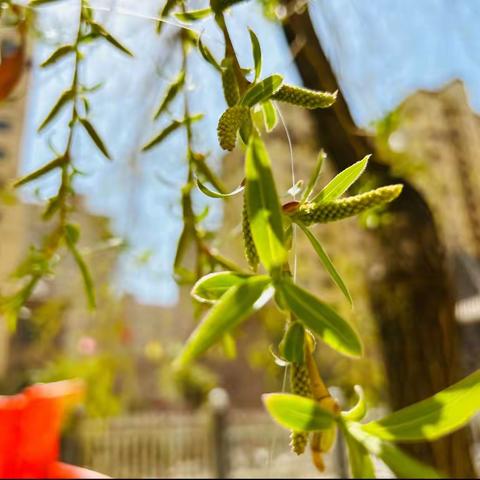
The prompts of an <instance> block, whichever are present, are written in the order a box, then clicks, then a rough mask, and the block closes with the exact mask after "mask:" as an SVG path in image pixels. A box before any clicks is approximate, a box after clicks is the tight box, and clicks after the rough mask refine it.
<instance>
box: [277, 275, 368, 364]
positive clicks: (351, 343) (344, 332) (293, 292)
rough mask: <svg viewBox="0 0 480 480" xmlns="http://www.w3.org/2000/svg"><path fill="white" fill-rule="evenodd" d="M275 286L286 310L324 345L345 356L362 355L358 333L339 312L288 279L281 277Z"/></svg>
mask: <svg viewBox="0 0 480 480" xmlns="http://www.w3.org/2000/svg"><path fill="white" fill-rule="evenodd" d="M278 288H279V289H280V291H281V292H282V293H283V298H284V299H285V302H286V304H287V306H288V309H289V310H290V311H291V312H292V313H293V314H295V316H296V317H297V319H298V320H299V321H300V322H302V323H303V324H304V325H305V326H306V327H307V328H309V329H310V330H312V332H314V333H316V334H317V335H318V336H319V337H320V338H321V339H322V340H323V341H324V342H325V343H326V344H327V345H330V347H332V348H333V349H334V350H337V351H338V352H340V353H343V354H344V355H351V356H355V357H358V356H360V355H361V354H362V343H361V341H360V338H359V336H358V334H357V332H356V331H355V330H354V329H353V327H352V326H351V325H350V324H349V323H348V322H347V321H346V320H344V319H343V318H342V317H340V315H338V313H336V312H335V311H334V310H332V309H331V308H330V307H328V306H327V305H326V304H324V303H323V302H321V301H320V300H319V299H318V298H317V297H315V296H314V295H312V294H311V293H309V292H307V291H306V290H304V289H303V288H301V287H299V286H298V285H295V284H294V283H293V282H292V281H291V280H290V279H284V280H283V281H282V282H281V283H280V284H279V285H278Z"/></svg>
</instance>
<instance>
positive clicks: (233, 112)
mask: <svg viewBox="0 0 480 480" xmlns="http://www.w3.org/2000/svg"><path fill="white" fill-rule="evenodd" d="M248 115H249V109H248V107H245V106H243V105H235V106H233V107H230V108H227V109H226V110H225V112H223V114H222V116H221V117H220V120H219V121H218V126H217V135H218V142H219V143H220V146H221V147H222V148H223V149H224V150H233V149H234V148H235V144H236V143H237V132H238V130H239V128H240V126H241V125H242V123H243V122H244V121H245V120H247V118H248Z"/></svg>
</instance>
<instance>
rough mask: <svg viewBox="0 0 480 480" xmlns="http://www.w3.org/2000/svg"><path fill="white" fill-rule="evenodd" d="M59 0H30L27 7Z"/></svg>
mask: <svg viewBox="0 0 480 480" xmlns="http://www.w3.org/2000/svg"><path fill="white" fill-rule="evenodd" d="M58 1H59V0H30V2H29V3H28V6H29V7H38V6H40V5H46V4H47V3H53V2H58Z"/></svg>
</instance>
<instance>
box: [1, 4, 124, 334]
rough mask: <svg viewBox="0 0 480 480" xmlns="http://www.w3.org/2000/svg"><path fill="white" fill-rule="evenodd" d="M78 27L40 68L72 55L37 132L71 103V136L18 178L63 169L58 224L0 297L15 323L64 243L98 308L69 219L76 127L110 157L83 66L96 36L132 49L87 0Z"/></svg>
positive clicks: (56, 201) (50, 211) (50, 215)
mask: <svg viewBox="0 0 480 480" xmlns="http://www.w3.org/2000/svg"><path fill="white" fill-rule="evenodd" d="M43 3H45V2H44V1H42V0H34V1H32V2H30V4H29V6H31V7H35V6H38V5H41V4H43ZM78 12H79V13H78V21H77V30H76V34H75V37H74V39H73V42H72V43H70V44H66V45H61V46H59V47H58V48H57V49H55V50H54V51H53V53H52V54H51V55H50V56H49V57H48V58H47V59H45V60H44V61H43V62H42V63H41V65H40V66H41V67H42V68H52V67H53V66H55V65H57V64H58V63H59V62H62V61H65V60H68V59H70V60H71V61H72V63H73V71H72V80H71V83H70V85H69V87H68V88H67V89H66V90H65V91H64V92H63V93H62V94H61V95H60V96H59V97H58V99H57V100H56V102H55V103H54V104H53V106H52V108H51V109H50V111H49V113H48V114H47V115H46V117H45V118H44V119H43V121H42V122H41V124H40V126H39V128H38V132H39V133H40V132H42V131H44V130H45V129H47V127H48V126H49V125H51V124H52V123H53V122H55V120H56V119H57V117H58V115H59V114H60V112H62V111H63V110H64V109H66V108H70V111H71V114H70V119H69V121H68V123H67V138H66V143H65V147H64V149H63V151H62V152H61V153H59V154H57V156H56V157H55V158H54V159H52V160H51V161H50V162H48V163H46V164H45V165H43V166H41V167H40V168H38V169H37V170H35V171H33V172H31V173H29V174H27V175H25V176H24V177H22V178H20V179H18V180H17V181H16V182H15V183H14V186H15V187H16V188H18V187H21V186H23V185H26V184H29V183H31V182H34V181H35V180H38V179H40V178H42V177H44V176H45V175H47V174H49V173H51V172H59V173H60V182H59V187H58V190H57V193H56V195H54V196H53V197H51V198H50V199H49V201H48V203H47V206H46V208H45V210H44V212H43V219H44V220H46V221H47V220H53V219H55V221H56V225H55V226H53V228H52V230H51V232H50V233H49V234H47V235H46V236H45V238H44V240H43V242H42V244H41V245H40V246H31V247H30V251H29V253H28V256H27V257H26V258H25V259H24V261H23V262H22V264H21V265H20V266H19V268H18V269H17V270H16V272H15V276H16V277H17V278H18V279H19V280H20V281H21V282H23V283H24V285H23V286H22V287H21V288H20V290H19V291H18V292H16V293H14V294H13V295H10V296H3V297H1V298H0V309H1V311H2V313H3V314H4V315H5V316H6V318H7V320H8V322H9V324H10V325H11V326H12V327H13V326H14V325H15V322H16V319H17V316H18V312H19V311H20V308H21V307H22V306H23V304H24V303H25V302H26V301H27V300H28V298H29V297H30V295H31V294H32V292H33V290H34V288H35V286H36V285H37V283H38V282H39V281H40V279H42V278H43V277H44V276H47V275H49V274H51V273H52V271H53V269H54V266H55V264H56V263H57V261H58V254H59V253H60V250H61V248H62V247H66V249H67V250H68V251H69V252H70V254H71V255H72V257H73V259H74V260H75V262H76V264H77V266H78V268H79V271H80V273H81V276H82V278H83V282H84V286H85V291H86V296H87V300H88V305H89V307H90V308H94V307H95V293H94V287H93V282H92V278H91V275H90V272H89V269H88V267H87V265H86V263H85V261H84V259H83V257H82V255H81V252H80V250H79V249H78V246H77V243H78V240H79V237H80V231H79V229H78V227H77V226H76V225H74V224H73V223H71V222H70V214H71V212H72V210H73V208H74V207H73V202H72V200H73V198H74V196H75V191H74V185H73V181H74V178H75V176H76V175H77V174H78V173H79V172H78V170H77V169H76V167H75V161H74V160H75V152H74V148H73V147H74V145H73V140H74V136H75V133H76V131H77V129H78V128H81V129H82V130H83V131H84V132H85V133H86V134H87V136H88V137H89V138H90V140H91V141H92V142H93V144H94V145H95V146H96V148H97V149H98V150H99V151H100V152H101V153H102V154H103V155H104V156H105V157H106V158H107V159H110V154H109V151H108V149H107V147H106V145H105V143H104V141H103V140H102V138H101V137H100V135H99V134H98V132H97V130H96V128H95V127H94V125H93V124H92V122H91V121H90V120H89V118H88V114H89V112H90V102H89V99H88V95H89V93H91V92H92V91H94V90H96V89H97V86H93V87H88V86H86V85H84V84H83V83H82V81H81V65H82V62H83V61H84V52H83V50H82V47H83V46H84V45H87V44H92V42H96V41H100V40H103V41H107V42H108V43H109V44H110V45H112V46H113V47H115V48H116V49H118V50H120V51H121V52H122V53H125V54H127V55H129V56H132V53H131V52H130V51H129V50H128V49H127V48H126V47H125V46H123V45H122V44H121V43H120V42H119V41H118V40H117V39H116V38H115V37H113V36H112V35H111V34H110V33H109V32H108V31H107V30H106V29H105V28H104V27H103V26H102V25H100V24H99V23H97V22H96V21H95V19H94V17H93V14H92V10H91V9H90V8H89V4H88V0H81V1H80V3H79V9H78Z"/></svg>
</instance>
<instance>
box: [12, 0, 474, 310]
mask: <svg viewBox="0 0 480 480" xmlns="http://www.w3.org/2000/svg"><path fill="white" fill-rule="evenodd" d="M77 3H78V2H76V1H70V0H67V1H65V2H62V3H61V4H59V5H58V4H57V5H56V6H54V7H52V6H50V7H48V6H47V7H44V8H42V9H41V10H39V12H40V18H39V19H40V22H41V25H42V28H43V30H44V32H45V39H44V40H42V41H39V42H37V46H36V48H35V52H34V64H35V65H34V68H33V75H32V79H31V88H30V90H29V92H30V93H29V99H28V111H27V115H26V126H25V131H26V135H25V141H24V148H23V153H22V163H21V167H20V170H21V172H20V173H26V172H28V171H31V170H33V169H34V168H36V167H38V166H39V165H41V164H43V163H45V162H47V161H48V160H49V159H51V157H52V152H51V146H52V145H54V146H55V147H56V148H57V149H58V150H61V149H62V148H63V145H64V142H65V137H66V126H65V125H66V122H67V120H66V119H67V117H68V114H67V112H65V116H64V117H60V118H59V119H58V120H57V121H56V123H55V124H54V125H52V126H51V127H50V128H49V129H47V131H46V132H45V133H44V134H42V135H40V136H38V135H36V134H35V130H36V126H38V125H39V123H40V122H41V120H42V119H43V117H44V116H45V114H46V113H47V112H48V110H49V109H50V108H51V104H52V103H53V102H54V100H55V99H56V97H57V96H58V95H59V94H60V92H62V91H63V89H64V88H65V87H66V86H67V85H68V84H69V82H70V78H71V67H72V65H71V64H69V63H68V62H62V63H60V64H59V65H58V67H57V66H56V67H54V68H53V69H48V70H42V69H39V68H38V66H37V65H38V63H40V62H41V61H42V60H43V59H45V58H46V57H47V56H48V55H49V53H50V52H51V51H52V50H53V49H54V48H55V46H57V45H59V44H62V43H65V42H67V41H69V40H70V39H71V38H72V36H73V34H74V29H75V24H74V19H75V18H76V9H77V6H76V5H77ZM158 4H159V2H157V1H152V0H122V1H120V0H118V1H116V0H95V1H94V0H92V1H91V5H92V7H93V8H94V9H95V11H96V15H97V18H98V20H99V21H100V22H101V23H103V24H104V25H105V26H106V27H107V28H108V29H109V30H110V31H111V32H112V33H114V34H115V35H116V36H117V37H118V38H121V39H122V41H123V42H124V43H125V44H126V45H127V46H128V48H130V49H131V50H132V51H133V52H134V53H135V58H134V59H131V58H129V57H126V56H124V55H122V54H121V53H119V52H117V51H115V50H113V49H112V48H111V47H110V46H109V45H108V44H104V43H102V44H101V45H98V46H96V47H95V48H93V49H90V50H87V51H86V54H87V55H86V57H87V60H86V61H85V62H84V64H83V66H82V71H81V75H82V78H83V79H84V80H85V83H87V84H88V85H93V84H95V83H97V82H99V81H101V82H103V86H102V88H101V89H100V90H99V91H98V92H97V93H95V94H94V95H93V96H92V101H93V108H92V112H91V117H90V118H91V120H92V122H93V123H94V124H95V126H96V127H97V129H98V130H99V132H100V133H101V135H102V137H103V138H104V139H105V140H106V142H107V143H108V145H109V148H110V149H111V152H112V157H113V162H107V161H106V160H105V159H104V158H102V156H101V155H100V154H98V153H97V151H96V150H95V148H94V147H93V146H92V145H91V143H90V140H89V139H88V138H86V137H85V136H84V134H83V133H80V134H79V135H77V137H76V138H75V143H74V154H75V162H76V165H77V166H78V167H79V168H80V169H81V170H83V171H84V172H85V173H86V176H84V177H82V178H81V179H80V180H79V181H78V183H77V189H78V191H79V192H80V193H82V194H83V195H84V196H85V200H86V204H87V206H88V208H89V210H91V211H92V212H93V213H96V214H99V215H104V216H106V217H108V218H109V219H110V220H111V229H112V231H113V233H114V234H115V235H118V236H119V237H122V238H125V239H126V240H127V242H128V244H129V245H130V248H129V249H128V250H127V251H125V252H124V253H123V254H122V255H121V256H120V258H119V259H118V262H117V265H116V270H115V274H114V278H113V279H112V280H113V283H114V285H115V287H116V289H117V291H118V292H119V293H122V292H127V293H130V294H132V295H134V296H135V297H136V298H137V299H138V301H140V302H144V303H148V304H162V305H169V304H173V303H175V302H176V300H177V294H178V292H177V287H176V285H175V282H174V280H173V278H172V262H173V258H174V252H175V248H176V239H177V238H178V235H179V233H180V230H181V226H182V223H181V210H180V205H179V190H180V187H181V185H182V184H183V182H184V180H185V176H186V165H185V157H184V153H185V145H184V136H183V135H182V134H181V133H179V134H178V135H172V136H171V137H170V138H169V139H168V140H167V141H166V142H165V143H164V144H161V145H160V146H159V147H158V148H157V149H154V150H152V151H151V152H148V153H140V147H141V145H143V144H144V143H145V142H146V141H147V140H148V139H150V138H151V136H152V135H153V134H154V133H155V132H158V131H160V129H161V128H162V126H164V125H165V124H166V123H168V122H169V121H170V120H171V118H172V117H175V116H180V114H179V112H180V109H181V103H179V102H175V103H174V104H173V105H172V108H171V116H170V117H169V116H167V117H165V118H164V119H159V120H158V121H156V122H153V121H152V116H153V112H154V109H155V108H156V106H157V105H158V102H159V101H160V99H161V98H162V95H163V92H164V88H165V87H166V86H167V85H168V84H169V82H170V81H171V80H172V79H173V78H174V76H175V75H176V73H177V71H178V69H179V55H178V52H176V51H175V50H174V48H173V47H172V43H171V42H169V40H168V39H169V38H170V36H171V34H172V32H173V31H175V29H176V28H177V27H175V26H168V27H167V28H166V29H165V32H164V35H163V36H162V37H160V38H159V37H158V36H157V35H156V34H155V30H154V24H153V21H152V20H151V18H153V17H155V15H156V14H157V12H158V9H159V8H158ZM198 5H199V3H198V2H197V3H196V4H195V6H198ZM200 5H201V4H200ZM310 11H311V14H312V18H313V20H314V24H315V28H316V31H317V34H318V36H319V38H320V40H321V41H322V44H323V46H324V49H325V51H326V53H327V55H328V57H329V58H330V60H331V62H332V64H333V66H334V69H335V71H336V73H337V75H338V79H339V82H340V85H341V87H342V89H343V90H344V92H345V95H346V98H347V100H348V102H349V105H350V108H351V110H352V114H353V116H354V118H355V120H356V122H357V123H358V124H359V125H361V126H368V125H369V124H370V123H371V122H372V121H373V120H375V119H378V118H381V117H383V116H384V115H385V114H386V113H388V112H389V111H390V110H392V109H393V108H395V107H396V106H397V105H398V104H399V103H400V102H401V101H402V100H404V99H405V98H406V97H407V96H408V95H410V94H411V93H413V92H414V91H415V90H417V89H418V88H424V89H436V88H439V87H441V86H442V85H444V84H445V83H447V82H449V81H451V80H453V79H454V78H462V79H463V80H464V82H465V83H466V86H467V89H468V93H469V97H470V100H471V103H472V106H473V107H474V108H475V109H476V110H477V111H479V110H480V82H479V79H480V63H479V60H478V58H479V57H478V55H476V53H477V52H478V51H479V47H480V33H478V23H479V20H480V3H478V2H474V1H471V0H456V1H451V0H422V1H421V2H420V1H418V0H417V1H415V0H375V1H372V2H365V1H363V0H335V1H332V0H312V1H311V2H310ZM234 13H235V15H230V16H229V17H228V24H229V27H230V28H231V30H232V35H233V39H234V43H235V46H236V49H237V51H238V53H239V56H240V60H241V63H242V64H243V65H244V66H250V65H251V52H250V45H249V39H248V33H247V27H248V26H250V27H252V28H253V29H254V31H255V32H256V33H257V34H258V36H259V39H260V42H261V45H262V48H263V51H264V69H263V74H264V75H268V74H270V73H274V72H278V73H281V74H282V75H284V76H285V78H286V80H287V81H289V82H294V83H300V79H299V77H298V74H297V72H296V70H295V67H294V64H293V62H292V59H291V57H290V55H289V53H288V50H287V48H286V42H285V39H284V37H283V34H282V32H281V29H280V27H278V26H277V25H275V24H273V23H271V22H269V21H267V20H265V19H264V18H263V17H262V14H261V10H260V8H259V6H258V5H257V3H255V2H245V3H243V4H241V5H239V6H237V7H235V10H234ZM192 28H194V29H195V30H197V31H199V32H203V33H202V39H203V40H204V42H205V43H206V44H207V45H208V46H209V47H210V49H211V50H212V51H213V52H214V53H216V55H217V57H220V55H221V53H222V49H223V45H222V38H221V36H220V34H219V32H218V31H217V29H216V28H215V27H214V25H213V24H212V22H211V20H206V21H203V22H201V23H196V24H194V25H192ZM189 72H190V73H189V75H188V78H187V86H188V88H189V92H190V101H191V104H192V111H194V112H205V113H206V117H205V120H204V121H203V122H202V124H199V125H196V126H195V142H196V145H197V150H199V151H204V152H207V151H208V152H210V159H211V164H212V165H213V166H214V167H215V168H217V169H218V168H219V166H220V159H221V151H220V149H219V147H218V145H217V139H216V131H215V126H216V122H217V119H218V117H219V116H220V114H221V113H222V112H223V110H224V109H225V103H224V100H223V98H222V97H221V95H218V92H221V87H220V83H219V79H218V76H217V74H216V72H214V71H213V69H212V68H211V67H210V66H209V65H207V64H206V63H205V62H204V61H203V60H202V59H201V58H200V57H199V56H197V55H196V54H195V55H192V57H191V61H190V64H189ZM57 185H58V178H57V177H56V176H55V174H53V175H51V176H50V177H49V178H46V179H44V180H42V181H41V182H38V184H37V185H34V186H33V187H32V188H30V190H28V189H25V192H24V194H25V198H27V199H29V200H33V199H34V198H35V195H34V192H33V190H34V189H38V190H39V192H40V194H39V195H40V197H41V198H47V197H48V196H50V195H52V193H53V192H55V189H56V186H57ZM195 198H196V205H197V209H198V211H201V210H203V208H204V207H205V206H206V205H209V207H210V214H209V217H208V218H207V220H206V222H207V226H208V227H210V228H215V227H216V226H218V225H219V224H220V222H221V220H222V211H221V203H220V201H217V200H211V199H208V198H206V197H205V196H203V195H202V194H199V193H198V194H197V195H196V197H195ZM146 253H149V254H150V256H149V261H148V262H147V263H144V262H141V261H140V260H139V259H140V258H141V257H142V256H143V255H144V254H146Z"/></svg>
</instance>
